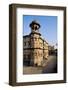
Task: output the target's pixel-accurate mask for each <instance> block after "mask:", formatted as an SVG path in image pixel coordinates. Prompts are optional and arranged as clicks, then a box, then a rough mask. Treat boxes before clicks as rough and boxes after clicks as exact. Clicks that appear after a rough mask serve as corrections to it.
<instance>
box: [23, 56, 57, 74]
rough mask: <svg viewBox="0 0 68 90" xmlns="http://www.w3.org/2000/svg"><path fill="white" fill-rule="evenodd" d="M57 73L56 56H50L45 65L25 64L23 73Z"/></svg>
mask: <svg viewBox="0 0 68 90" xmlns="http://www.w3.org/2000/svg"><path fill="white" fill-rule="evenodd" d="M42 73H57V59H56V56H55V55H53V56H49V58H48V60H47V61H46V65H45V66H44V67H33V66H27V67H26V66H24V68H23V74H42Z"/></svg>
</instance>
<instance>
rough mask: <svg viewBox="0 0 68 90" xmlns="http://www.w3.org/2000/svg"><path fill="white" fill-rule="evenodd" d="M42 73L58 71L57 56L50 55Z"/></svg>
mask: <svg viewBox="0 0 68 90" xmlns="http://www.w3.org/2000/svg"><path fill="white" fill-rule="evenodd" d="M42 73H57V56H55V55H54V56H49V59H48V62H47V65H46V66H45V67H43V71H42Z"/></svg>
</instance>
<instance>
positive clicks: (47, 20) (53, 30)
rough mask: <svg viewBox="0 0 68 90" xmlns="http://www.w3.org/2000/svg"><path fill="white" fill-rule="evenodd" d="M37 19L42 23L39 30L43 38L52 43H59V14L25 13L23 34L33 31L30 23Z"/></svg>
mask: <svg viewBox="0 0 68 90" xmlns="http://www.w3.org/2000/svg"><path fill="white" fill-rule="evenodd" d="M33 20H36V21H38V22H39V24H40V25H41V27H40V29H39V32H40V33H41V36H42V38H43V39H45V40H46V41H47V42H48V43H49V44H50V45H55V44H56V43H57V16H35V15H24V16H23V23H24V26H23V30H24V32H23V35H28V34H29V33H30V32H31V29H30V27H29V24H30V23H31V22H32V21H33Z"/></svg>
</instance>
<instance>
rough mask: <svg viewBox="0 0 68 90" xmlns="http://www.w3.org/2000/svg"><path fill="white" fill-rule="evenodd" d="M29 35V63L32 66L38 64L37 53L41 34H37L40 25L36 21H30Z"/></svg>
mask: <svg viewBox="0 0 68 90" xmlns="http://www.w3.org/2000/svg"><path fill="white" fill-rule="evenodd" d="M29 26H30V28H31V33H30V38H31V63H32V64H33V65H37V64H38V52H39V50H38V49H39V38H40V36H41V34H40V33H39V28H40V24H39V23H38V22H37V21H35V20H34V21H32V22H31V23H30V25H29Z"/></svg>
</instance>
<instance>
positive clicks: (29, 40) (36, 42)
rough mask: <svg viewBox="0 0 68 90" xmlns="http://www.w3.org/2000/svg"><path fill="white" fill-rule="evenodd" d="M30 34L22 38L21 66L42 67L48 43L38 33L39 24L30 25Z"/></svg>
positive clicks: (46, 56) (34, 22)
mask: <svg viewBox="0 0 68 90" xmlns="http://www.w3.org/2000/svg"><path fill="white" fill-rule="evenodd" d="M29 26H30V28H31V33H30V34H29V35H25V36H23V64H24V65H29V66H30V65H36V66H42V65H43V63H44V62H45V61H46V60H47V58H48V43H47V42H46V41H45V40H44V39H42V37H41V34H40V33H39V28H40V24H39V23H38V22H36V21H32V22H31V23H30V25H29Z"/></svg>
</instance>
